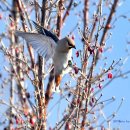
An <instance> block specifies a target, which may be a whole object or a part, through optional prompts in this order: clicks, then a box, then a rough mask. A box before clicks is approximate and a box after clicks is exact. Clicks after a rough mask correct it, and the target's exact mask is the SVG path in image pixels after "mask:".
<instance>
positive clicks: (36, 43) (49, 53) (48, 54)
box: [15, 21, 76, 91]
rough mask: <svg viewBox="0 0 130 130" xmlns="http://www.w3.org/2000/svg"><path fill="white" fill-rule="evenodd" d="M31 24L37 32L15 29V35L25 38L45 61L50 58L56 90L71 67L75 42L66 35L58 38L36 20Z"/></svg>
mask: <svg viewBox="0 0 130 130" xmlns="http://www.w3.org/2000/svg"><path fill="white" fill-rule="evenodd" d="M33 24H34V26H35V28H36V30H37V32H38V33H32V32H22V31H18V30H16V31H15V35H16V36H20V37H22V38H23V39H25V41H26V42H27V44H29V45H31V46H32V47H33V49H34V50H36V51H37V53H38V54H39V55H40V56H42V57H44V58H45V60H46V61H48V60H49V59H50V58H52V61H53V65H54V77H55V91H58V90H59V86H60V83H61V80H62V78H63V76H64V75H65V74H67V73H69V72H70V71H71V69H72V66H71V65H72V62H71V60H72V49H73V48H74V49H76V46H75V42H74V40H73V39H71V38H70V37H68V36H66V37H64V38H62V39H59V38H58V37H57V35H56V34H55V33H53V32H51V31H49V30H47V29H46V28H44V27H42V26H40V25H39V24H37V23H36V22H34V21H33Z"/></svg>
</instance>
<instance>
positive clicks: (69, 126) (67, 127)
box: [66, 122, 72, 130]
mask: <svg viewBox="0 0 130 130" xmlns="http://www.w3.org/2000/svg"><path fill="white" fill-rule="evenodd" d="M71 128H72V125H71V124H70V123H69V122H67V123H66V130H71Z"/></svg>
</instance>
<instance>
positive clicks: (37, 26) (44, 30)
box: [32, 21, 59, 42]
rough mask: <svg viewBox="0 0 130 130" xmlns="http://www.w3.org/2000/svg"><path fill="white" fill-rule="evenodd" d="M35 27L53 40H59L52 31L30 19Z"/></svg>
mask: <svg viewBox="0 0 130 130" xmlns="http://www.w3.org/2000/svg"><path fill="white" fill-rule="evenodd" d="M32 22H33V24H34V26H35V28H36V29H37V31H38V33H40V34H43V35H46V36H48V37H51V38H52V39H53V40H54V41H55V42H58V41H59V38H58V37H57V36H56V34H54V33H53V32H51V31H49V30H47V29H45V28H43V27H42V26H40V25H38V24H37V23H36V22H34V21H32Z"/></svg>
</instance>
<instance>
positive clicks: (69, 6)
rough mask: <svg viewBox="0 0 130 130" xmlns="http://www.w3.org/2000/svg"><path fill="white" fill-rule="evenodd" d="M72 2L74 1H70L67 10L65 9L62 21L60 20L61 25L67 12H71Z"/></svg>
mask: <svg viewBox="0 0 130 130" xmlns="http://www.w3.org/2000/svg"><path fill="white" fill-rule="evenodd" d="M73 1H74V0H71V1H70V3H69V5H68V7H67V9H66V12H65V14H64V16H63V20H62V22H63V23H64V22H65V20H66V18H67V16H68V14H69V12H70V10H71V7H72V4H73Z"/></svg>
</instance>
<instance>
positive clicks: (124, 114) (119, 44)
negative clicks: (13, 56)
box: [0, 0, 130, 130]
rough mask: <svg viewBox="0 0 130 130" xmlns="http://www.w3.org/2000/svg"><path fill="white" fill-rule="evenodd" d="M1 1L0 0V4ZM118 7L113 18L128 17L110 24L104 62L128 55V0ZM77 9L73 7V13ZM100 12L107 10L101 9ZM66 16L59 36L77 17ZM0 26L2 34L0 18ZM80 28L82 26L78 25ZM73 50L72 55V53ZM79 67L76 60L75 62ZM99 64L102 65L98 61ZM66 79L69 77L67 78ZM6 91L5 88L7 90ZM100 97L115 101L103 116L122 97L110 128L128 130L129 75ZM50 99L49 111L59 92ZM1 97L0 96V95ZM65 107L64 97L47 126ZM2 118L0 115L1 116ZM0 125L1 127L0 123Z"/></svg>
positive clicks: (128, 66)
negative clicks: (109, 36) (113, 97)
mask: <svg viewBox="0 0 130 130" xmlns="http://www.w3.org/2000/svg"><path fill="white" fill-rule="evenodd" d="M0 4H1V3H0ZM119 5H120V6H119V7H118V8H117V12H116V17H118V16H120V15H126V16H128V19H125V18H123V17H120V18H118V20H117V21H116V23H115V24H114V25H113V26H112V29H111V30H110V31H109V33H110V32H112V37H111V38H110V39H109V40H108V41H107V46H112V50H111V51H108V52H106V53H105V54H103V55H104V56H106V57H107V58H108V59H107V63H108V65H109V64H111V62H112V60H113V59H114V60H116V61H118V60H119V59H120V58H123V59H125V58H126V57H127V56H128V53H127V52H126V49H128V50H129V51H130V44H127V40H128V41H130V1H129V0H125V1H123V0H122V1H120V4H119ZM82 9H83V5H82V4H81V5H80V6H79V7H78V9H77V10H82ZM77 10H74V11H75V12H77ZM93 10H94V9H93V8H92V9H91V10H90V14H92V13H93ZM103 11H104V12H108V11H109V10H103ZM70 16H71V17H68V18H67V21H66V23H65V25H64V28H63V33H62V36H61V37H64V36H65V35H67V34H68V33H69V31H70V30H72V27H73V26H75V25H76V24H77V20H79V19H78V17H75V15H74V14H71V12H70ZM0 25H1V27H0V28H1V29H0V33H2V32H3V31H4V29H5V26H3V23H2V21H0ZM80 26H81V27H82V25H80ZM74 35H75V41H76V47H77V50H78V49H82V43H81V41H80V40H79V34H78V29H76V30H75V31H74ZM75 52H76V51H75V50H74V52H73V54H74V55H75ZM75 61H76V62H79V61H78V59H75ZM3 63H4V59H3V54H2V53H1V52H0V64H1V65H0V71H1V72H3V69H2V67H3ZM78 65H79V66H80V63H78ZM99 66H102V62H101V63H100V64H99ZM122 69H123V71H124V72H125V71H127V70H130V59H129V58H128V59H127V60H126V62H125V64H124V67H123V68H122ZM68 77H69V76H65V77H64V79H63V82H62V84H64V82H65V81H66V80H67V79H68ZM69 78H70V77H69ZM28 85H30V82H28ZM7 91H8V90H7ZM30 91H31V92H32V93H33V89H30ZM4 93H5V95H6V96H7V97H5V98H8V92H4ZM102 93H103V97H102V100H105V99H109V98H111V97H112V96H115V97H116V101H115V102H113V103H111V104H110V105H108V106H106V108H105V109H104V113H105V115H106V116H109V115H110V114H111V113H113V112H114V111H115V110H117V108H118V106H119V104H120V102H121V99H122V98H124V99H125V100H124V102H123V104H122V106H121V108H120V110H119V112H118V113H117V115H116V117H115V118H114V119H113V121H112V122H111V127H112V128H118V127H119V128H120V130H129V129H130V112H129V107H130V75H128V78H127V79H122V78H119V79H116V80H114V81H113V82H112V83H111V84H110V85H108V86H107V87H106V88H105V89H104V90H103V91H102ZM54 96H55V97H54V100H53V102H52V103H51V105H50V106H49V109H48V111H50V110H51V107H52V106H53V105H54V104H55V103H56V102H57V101H58V100H59V99H60V98H61V96H60V95H59V94H55V95H54ZM0 99H1V97H0ZM65 106H67V102H66V101H65V100H63V101H61V102H60V103H59V104H58V105H57V106H56V107H55V108H54V109H53V111H52V113H51V114H50V115H49V121H48V124H49V125H50V126H54V125H55V123H56V120H55V119H56V118H59V119H60V118H61V115H62V113H63V108H64V107H65ZM3 108H4V109H1V110H0V115H2V112H3V111H4V110H5V108H6V107H5V106H4V107H3ZM57 111H60V113H61V114H60V115H58V114H57ZM1 117H2V116H1ZM115 120H121V121H123V122H122V123H119V122H118V121H117V122H114V121H115ZM0 128H1V126H0Z"/></svg>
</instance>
